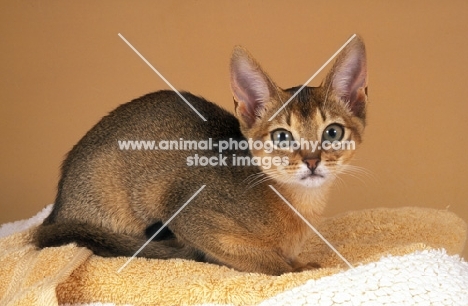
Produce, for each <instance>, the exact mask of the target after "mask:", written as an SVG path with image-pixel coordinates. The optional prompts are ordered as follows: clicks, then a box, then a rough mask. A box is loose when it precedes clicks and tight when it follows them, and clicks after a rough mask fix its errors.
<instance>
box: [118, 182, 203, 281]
mask: <svg viewBox="0 0 468 306" xmlns="http://www.w3.org/2000/svg"><path fill="white" fill-rule="evenodd" d="M205 187H206V185H203V186H201V187H200V189H198V190H197V192H195V193H194V194H193V196H191V197H190V199H188V200H187V202H185V204H184V205H182V206H181V207H180V208H179V209H178V210H177V211H176V212H175V214H174V215H172V217H170V218H169V220H167V221H166V223H164V224H163V226H161V228H160V229H159V230H158V231H157V232H156V233H154V235H153V236H151V238H150V239H148V241H146V242H145V244H143V245H142V246H141V248H139V249H138V251H136V252H135V254H133V256H132V257H130V258H129V259H128V260H127V262H126V263H125V264H124V265H123V266H121V267H120V269H119V270H117V273H120V272H121V271H122V270H123V269H124V268H125V267H126V266H127V265H128V264H129V263H130V262H131V261H132V260H133V259H134V258H135V257H136V256H137V255H138V254H139V253H140V252H141V251H142V250H143V249H144V248H145V247H146V246H147V245H148V243H150V242H151V240H153V239H154V237H156V236H157V235H158V234H159V232H161V231H162V230H163V229H164V228H165V227H166V226H167V225H168V224H169V222H171V221H172V219H174V218H175V217H176V216H177V215H178V214H179V213H180V212H181V211H182V210H183V209H184V208H185V206H187V205H188V203H190V201H192V200H193V199H194V198H195V197H196V196H197V195H198V194H199V193H200V191H202V190H203V188H205Z"/></svg>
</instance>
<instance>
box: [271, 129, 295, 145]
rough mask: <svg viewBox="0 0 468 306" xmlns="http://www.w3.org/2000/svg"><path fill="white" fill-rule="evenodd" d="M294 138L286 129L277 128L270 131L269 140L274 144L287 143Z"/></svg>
mask: <svg viewBox="0 0 468 306" xmlns="http://www.w3.org/2000/svg"><path fill="white" fill-rule="evenodd" d="M293 140H294V138H293V137H292V134H291V132H289V131H286V130H284V129H277V130H274V131H273V132H271V141H273V143H274V144H287V145H289V143H290V142H291V141H293Z"/></svg>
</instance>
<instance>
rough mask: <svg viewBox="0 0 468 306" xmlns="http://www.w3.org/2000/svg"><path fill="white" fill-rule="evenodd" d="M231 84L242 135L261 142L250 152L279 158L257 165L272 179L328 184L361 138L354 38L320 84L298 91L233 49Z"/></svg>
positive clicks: (362, 77) (362, 107) (362, 69)
mask: <svg viewBox="0 0 468 306" xmlns="http://www.w3.org/2000/svg"><path fill="white" fill-rule="evenodd" d="M231 88H232V93H233V96H234V103H235V112H236V116H237V118H238V119H239V122H240V126H241V130H242V133H243V134H244V136H245V137H246V138H247V139H252V141H260V142H262V143H264V144H265V145H264V147H263V148H261V149H255V148H254V149H252V150H251V153H252V155H253V156H255V157H258V158H259V160H262V158H265V157H266V158H268V157H270V161H271V158H274V157H275V156H277V157H279V158H276V163H261V164H262V166H263V170H264V173H265V174H267V175H268V176H269V177H271V178H272V179H274V180H276V181H277V182H280V183H285V184H293V185H297V184H298V185H301V186H304V187H311V188H313V187H319V186H322V185H323V184H324V183H326V182H331V181H332V180H333V179H334V178H335V177H336V175H337V174H339V173H340V172H343V170H344V169H345V167H346V164H347V163H348V162H349V161H350V160H351V158H352V157H353V155H354V152H355V149H356V146H357V145H358V144H359V143H360V142H361V139H362V134H363V131H364V126H365V119H366V118H365V117H366V106H367V65H366V52H365V47H364V43H363V42H362V40H361V39H360V38H359V37H355V38H354V39H353V40H352V41H351V42H350V43H349V44H348V45H347V46H346V47H345V48H344V49H343V51H342V52H341V53H340V54H339V55H338V57H337V60H336V61H335V64H334V65H333V67H332V68H331V70H330V72H329V73H328V75H327V76H326V78H325V80H324V81H323V82H322V85H321V86H320V87H304V88H302V90H300V89H301V86H298V87H294V88H290V89H285V90H283V89H281V88H280V87H278V86H277V85H276V84H275V83H274V82H273V81H272V80H271V79H270V77H269V76H268V75H267V74H266V73H265V72H264V71H263V70H262V68H261V67H260V65H259V64H258V63H257V62H256V61H255V60H254V59H253V58H252V56H251V55H250V54H249V53H248V52H247V51H246V50H245V49H243V48H242V47H236V48H235V49H234V52H233V55H232V58H231ZM298 90H300V91H299V93H298V94H297V95H296V93H297V91H298ZM292 96H294V98H293V99H292V100H291V101H290V102H289V103H288V104H287V105H286V106H285V107H284V108H282V107H283V105H284V104H285V103H287V101H288V100H289V99H290V98H291V97H292ZM281 108H282V109H281ZM280 109H281V110H280ZM278 110H279V111H278ZM292 141H295V142H292ZM307 143H308V144H309V145H308V146H306V144H307ZM271 144H276V145H275V146H272V145H271ZM298 146H299V147H300V148H298ZM314 146H315V150H314ZM259 147H260V146H257V148H259ZM285 160H286V161H287V164H286V163H285V162H284V161H285ZM264 161H267V160H264ZM280 161H281V162H280Z"/></svg>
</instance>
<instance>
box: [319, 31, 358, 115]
mask: <svg viewBox="0 0 468 306" xmlns="http://www.w3.org/2000/svg"><path fill="white" fill-rule="evenodd" d="M324 87H325V88H326V89H329V90H330V91H332V92H333V93H334V94H335V96H337V97H338V98H339V99H340V100H341V101H343V102H344V103H345V105H346V106H347V107H348V108H349V110H350V111H351V112H352V113H353V114H354V115H356V116H358V117H361V118H362V119H364V118H365V110H366V104H367V60H366V49H365V46H364V42H363V41H362V40H361V38H360V37H359V36H356V37H355V38H354V39H353V40H352V41H351V42H350V43H349V44H348V45H347V46H346V47H345V48H344V49H343V51H342V52H341V53H340V54H339V55H338V58H337V60H336V62H335V64H334V65H333V68H332V69H331V70H330V72H329V73H328V75H327V77H326V78H325V84H324Z"/></svg>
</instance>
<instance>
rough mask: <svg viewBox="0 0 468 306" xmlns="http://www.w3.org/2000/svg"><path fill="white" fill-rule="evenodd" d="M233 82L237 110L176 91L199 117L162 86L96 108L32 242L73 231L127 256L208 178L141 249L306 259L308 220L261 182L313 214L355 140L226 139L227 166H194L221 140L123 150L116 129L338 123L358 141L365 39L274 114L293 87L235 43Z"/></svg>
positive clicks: (275, 262) (307, 135)
mask: <svg viewBox="0 0 468 306" xmlns="http://www.w3.org/2000/svg"><path fill="white" fill-rule="evenodd" d="M231 88H232V92H233V96H234V101H235V106H236V108H235V113H236V114H235V115H236V116H233V115H231V114H230V113H229V112H227V111H225V110H223V109H221V108H220V107H218V106H217V105H215V104H213V103H211V102H208V101H206V100H204V99H202V98H200V97H196V96H194V95H192V94H190V93H187V92H184V93H182V95H183V96H184V97H185V98H186V99H187V100H188V101H189V102H190V103H191V104H192V105H193V106H194V107H195V108H196V109H197V110H198V111H199V112H200V113H201V114H202V115H203V116H204V117H205V118H206V119H207V121H206V122H205V121H203V120H201V119H200V118H199V117H198V116H197V115H196V114H195V113H194V112H193V111H192V110H191V109H190V108H189V107H188V106H187V105H186V104H185V103H184V102H183V101H182V100H181V99H180V97H178V96H177V95H176V94H175V93H174V92H171V91H159V92H155V93H151V94H148V95H146V96H143V97H141V98H139V99H136V100H133V101H131V102H129V103H127V104H124V105H121V106H119V107H118V108H117V109H115V110H114V111H112V112H111V113H110V114H109V115H107V116H105V117H104V118H102V120H101V121H100V122H99V123H97V124H96V125H95V126H94V127H93V128H92V129H91V130H90V131H89V132H88V133H87V134H86V135H85V136H84V137H83V138H82V139H81V140H80V141H79V142H78V143H77V144H76V145H75V146H74V147H73V149H72V150H71V151H70V153H69V154H68V156H67V158H66V159H65V161H64V163H63V165H62V175H61V179H60V182H59V185H58V192H57V197H56V201H55V205H54V209H53V211H52V213H51V214H50V216H49V217H48V218H47V219H46V220H45V221H44V223H43V224H42V225H41V226H40V227H39V229H38V231H37V233H36V235H35V241H36V245H37V246H38V247H41V248H43V247H50V246H58V245H62V244H66V243H70V242H75V243H77V244H78V245H80V246H85V247H88V248H90V249H91V250H92V251H93V252H94V253H95V254H97V255H101V256H132V255H133V254H134V253H135V252H136V251H137V250H138V249H139V248H140V247H141V246H142V245H143V244H144V243H145V241H146V240H147V238H148V235H147V232H148V229H149V228H151V227H152V226H154V225H155V224H156V225H157V224H159V225H162V224H163V223H165V222H166V221H167V220H169V218H171V217H172V216H173V215H174V213H175V212H176V211H177V210H178V209H179V208H180V207H181V206H182V205H183V204H184V203H185V202H186V201H187V200H188V199H189V198H190V197H191V196H192V195H193V194H194V193H195V192H196V191H197V190H198V189H199V188H200V187H201V186H202V185H206V187H205V188H204V189H203V190H202V191H201V192H200V193H199V194H198V195H197V196H196V197H195V198H193V200H192V201H191V202H190V203H189V204H188V205H187V206H186V207H185V208H184V209H183V210H182V211H180V213H179V214H178V215H177V216H176V217H175V218H174V219H173V220H172V221H171V222H170V223H169V224H168V229H169V230H170V235H168V236H167V237H160V239H155V240H153V241H151V242H150V243H149V244H148V246H147V247H146V248H144V249H143V251H142V252H141V253H139V254H138V256H142V257H148V258H162V259H168V258H175V257H177V258H184V259H192V260H198V261H205V262H211V263H216V264H221V265H226V266H229V267H232V268H234V269H237V270H240V271H246V272H259V273H266V274H272V275H279V274H282V273H286V272H294V271H302V270H304V269H309V268H313V267H314V266H315V265H314V264H313V263H302V262H299V261H298V259H297V258H298V257H297V256H298V254H299V253H300V252H301V250H302V248H303V244H304V242H305V241H306V239H307V238H308V237H309V236H310V235H312V232H311V230H310V229H309V228H308V226H307V225H306V224H305V223H304V222H303V221H302V220H301V219H300V218H299V217H298V216H297V214H296V213H295V212H293V211H292V210H291V209H290V208H289V207H288V206H287V205H286V204H285V203H284V201H283V200H282V199H281V198H280V197H278V195H277V194H276V193H274V192H273V190H272V189H271V188H270V187H269V186H268V185H272V186H273V187H274V188H275V189H276V190H278V191H279V192H280V193H281V194H282V195H283V196H284V197H285V198H286V199H287V200H288V201H289V202H290V203H291V204H292V205H294V207H296V209H297V210H298V211H299V212H300V213H301V214H302V215H303V216H304V217H305V218H306V219H307V220H308V221H309V222H311V223H317V222H318V220H319V218H320V215H321V213H322V211H323V209H324V207H325V202H326V197H327V193H328V189H329V188H330V186H331V185H332V183H333V181H334V178H335V177H336V175H338V174H339V173H340V172H343V171H344V170H345V169H346V164H347V163H348V162H349V161H350V159H351V158H352V156H353V155H354V150H324V149H320V150H316V151H315V152H312V151H311V150H307V149H304V148H301V149H297V150H292V151H291V150H287V149H284V148H283V149H281V148H276V149H275V150H273V152H271V153H268V152H265V150H255V149H253V150H251V151H248V150H247V151H242V150H231V151H225V152H223V153H222V154H223V156H227V163H228V165H227V166H204V167H203V166H194V165H192V166H188V165H187V158H188V157H189V156H194V155H195V154H198V155H199V156H207V157H210V156H218V154H219V153H218V151H217V150H218V148H213V150H211V151H209V150H208V151H206V150H193V149H192V150H121V149H120V148H119V145H118V141H125V140H156V142H157V141H159V140H179V139H181V138H182V139H184V140H197V141H199V140H208V139H209V138H212V139H213V143H216V142H217V141H220V140H228V139H230V138H232V139H234V140H237V141H241V140H246V139H252V140H260V141H262V142H266V141H271V140H272V137H279V138H278V139H282V138H283V137H286V136H287V137H292V138H293V139H294V140H299V139H305V140H307V141H318V142H319V143H320V142H322V141H323V140H324V137H325V136H324V135H325V133H327V135H335V134H334V133H335V132H336V129H338V130H339V129H340V128H342V129H343V136H342V139H341V140H352V141H355V142H356V144H359V143H360V142H361V137H362V133H363V130H364V126H365V110H366V104H367V68H366V57H365V49H364V44H363V42H362V41H361V39H360V38H359V37H356V38H355V39H354V40H353V41H352V42H351V43H350V44H349V45H348V46H347V47H346V48H345V49H344V50H343V52H342V53H341V54H340V55H339V56H338V58H337V60H336V62H335V64H334V66H333V67H332V69H331V71H330V73H329V74H328V76H327V77H326V79H325V80H324V83H323V84H322V86H320V87H316V88H312V87H306V88H304V89H303V90H302V91H301V92H300V93H299V94H298V95H297V96H296V97H295V98H294V99H293V100H292V101H291V102H290V103H289V104H288V105H287V106H286V107H285V108H284V109H283V110H282V111H281V112H279V113H278V115H277V116H276V117H274V118H273V119H272V120H271V121H269V120H268V119H269V118H270V117H271V116H272V115H273V114H274V113H275V112H276V111H277V110H278V109H279V108H280V107H281V106H282V105H283V104H284V103H285V102H286V101H287V100H288V99H289V98H290V97H291V96H292V95H294V94H295V93H296V91H297V90H298V89H299V87H295V88H290V89H287V90H283V89H281V88H280V87H278V86H277V85H276V84H275V83H274V82H273V81H272V80H271V79H270V77H269V76H268V75H267V74H266V73H265V72H264V71H263V70H262V69H261V67H260V66H259V64H258V63H257V62H256V61H255V60H254V59H253V58H252V57H251V56H250V54H249V53H248V52H247V51H246V50H245V49H243V48H241V47H236V48H235V49H234V52H233V55H232V58H231ZM330 127H336V128H335V130H334V131H333V130H330V131H329V130H328V129H329V128H330ZM330 133H331V134H330ZM281 141H283V140H281ZM234 155H235V156H236V157H239V156H243V157H249V158H251V157H259V158H263V157H273V156H279V157H287V159H288V160H289V164H288V165H280V166H271V168H269V169H267V168H265V167H262V166H233V165H232V162H231V161H232V158H234ZM163 236H164V235H163ZM157 238H158V237H157Z"/></svg>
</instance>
